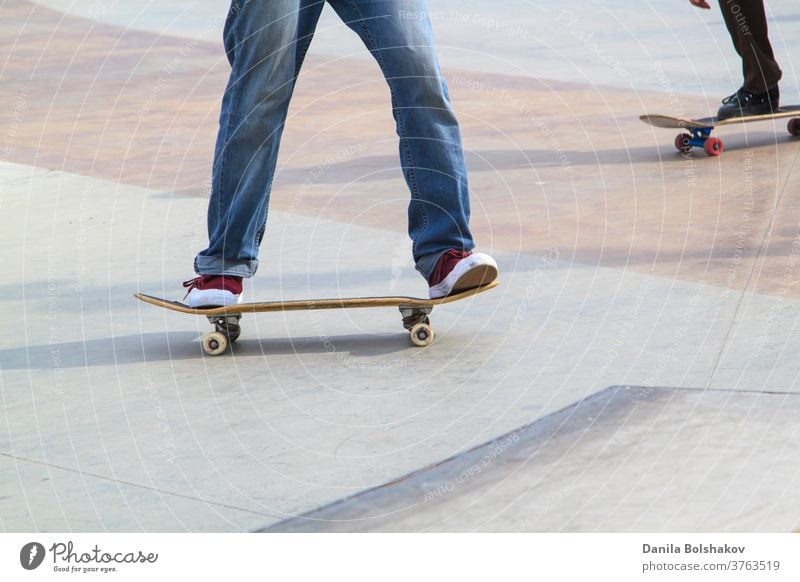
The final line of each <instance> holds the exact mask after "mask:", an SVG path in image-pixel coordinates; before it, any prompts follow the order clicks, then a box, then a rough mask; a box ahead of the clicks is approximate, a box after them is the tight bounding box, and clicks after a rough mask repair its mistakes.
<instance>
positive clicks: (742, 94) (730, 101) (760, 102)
mask: <svg viewBox="0 0 800 582" xmlns="http://www.w3.org/2000/svg"><path fill="white" fill-rule="evenodd" d="M779 98H780V91H778V86H777V85H775V86H774V87H772V88H771V89H769V90H767V91H766V92H765V93H752V92H751V91H748V90H746V89H745V88H744V87H742V88H741V89H739V90H738V91H737V92H736V93H734V94H733V95H731V96H730V97H725V99H723V100H722V103H723V105H722V107H720V108H719V111H717V119H727V118H728V117H747V116H748V115H763V114H766V113H772V112H774V111H777V110H778V100H779Z"/></svg>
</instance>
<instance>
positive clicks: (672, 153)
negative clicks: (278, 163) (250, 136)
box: [278, 130, 794, 185]
mask: <svg viewBox="0 0 800 582" xmlns="http://www.w3.org/2000/svg"><path fill="white" fill-rule="evenodd" d="M663 133H664V135H663V140H661V139H659V140H658V142H656V143H654V144H652V145H647V146H641V147H631V148H624V147H623V148H613V149H604V150H602V149H601V150H595V151H592V150H585V151H577V150H562V151H558V150H552V149H534V150H532V149H528V150H510V149H509V150H482V151H472V152H469V151H468V152H465V155H466V159H467V164H468V166H469V170H470V172H498V171H503V170H524V169H527V168H531V169H536V168H537V167H545V166H561V165H563V166H602V165H631V164H635V163H637V162H678V161H682V160H684V157H683V156H681V155H680V153H678V152H677V151H676V150H675V148H674V146H673V145H672V139H674V137H675V135H677V134H678V133H679V131H678V130H675V135H673V134H671V133H670V132H669V131H666V130H665V131H664V132H663ZM793 141H794V138H792V137H791V136H788V135H782V134H776V133H774V132H770V131H755V132H754V131H747V132H746V133H745V132H744V131H742V132H741V134H739V133H737V134H728V133H727V132H726V135H725V150H726V151H727V152H729V153H730V152H734V151H736V150H739V149H744V148H748V149H761V148H768V147H775V146H776V145H781V144H787V143H791V142H793ZM694 154H695V157H697V158H702V159H705V158H706V157H707V156H706V154H705V153H704V152H703V151H702V150H699V149H695V150H694ZM394 172H397V176H396V177H398V178H399V177H400V174H399V172H400V163H399V160H398V158H397V156H395V155H385V156H363V157H359V158H355V159H352V160H347V161H343V162H340V163H336V164H333V165H331V166H330V167H328V168H326V170H325V172H324V173H321V175H318V176H316V177H314V178H313V182H315V183H319V184H346V183H350V182H375V181H384V180H386V179H387V173H394ZM312 173H319V166H299V167H290V168H284V169H282V170H281V171H280V172H279V173H278V179H279V181H280V183H281V184H284V185H289V184H304V183H306V182H307V181H308V180H309V176H311V175H312Z"/></svg>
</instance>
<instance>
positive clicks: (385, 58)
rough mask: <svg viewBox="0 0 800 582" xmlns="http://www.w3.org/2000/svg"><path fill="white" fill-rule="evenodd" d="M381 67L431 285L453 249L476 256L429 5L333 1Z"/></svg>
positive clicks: (415, 0)
mask: <svg viewBox="0 0 800 582" xmlns="http://www.w3.org/2000/svg"><path fill="white" fill-rule="evenodd" d="M329 3H330V4H331V6H333V8H334V9H335V10H336V12H337V14H338V15H339V16H340V17H341V18H342V20H344V21H345V23H346V24H347V25H348V26H349V27H350V28H351V29H353V30H354V31H355V32H356V33H357V34H358V35H359V36H360V37H361V40H362V41H363V42H364V44H366V46H367V48H368V49H369V50H370V52H371V53H372V55H373V56H374V57H375V59H376V60H377V61H378V64H379V65H380V67H381V70H382V71H383V74H384V76H385V77H386V81H387V82H388V84H389V88H390V89H391V94H392V111H393V113H394V118H395V121H396V124H397V134H398V136H399V137H400V160H401V164H402V167H403V175H404V177H405V180H406V183H407V184H408V187H409V190H410V191H411V202H410V204H409V208H408V233H409V236H411V239H412V241H413V243H414V245H413V252H414V260H415V262H416V265H417V270H418V271H419V272H420V273H422V275H423V276H424V277H425V278H428V277H429V276H430V274H431V272H432V271H433V269H434V267H435V265H436V261H437V260H438V258H439V256H440V255H441V254H442V253H443V252H445V251H447V250H448V249H451V248H455V249H459V250H460V249H464V250H472V249H473V248H474V246H475V245H474V242H473V240H472V235H471V233H470V230H469V185H468V181H467V168H466V164H465V163H464V152H463V148H462V145H461V133H460V131H459V127H458V121H457V120H456V117H455V114H454V113H453V110H452V108H451V106H450V99H449V96H448V93H447V86H446V84H445V81H444V79H443V77H442V73H441V70H440V68H439V61H438V59H437V57H436V53H435V50H434V47H433V33H432V30H431V25H430V20H429V18H428V12H427V3H426V2H425V1H424V0H329Z"/></svg>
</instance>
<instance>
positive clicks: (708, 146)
mask: <svg viewBox="0 0 800 582" xmlns="http://www.w3.org/2000/svg"><path fill="white" fill-rule="evenodd" d="M713 130H714V128H713V127H692V128H689V131H691V132H692V133H681V134H678V135H677V136H676V137H675V148H676V149H677V150H678V151H679V152H683V153H684V154H688V153H689V152H691V151H692V148H702V149H703V151H705V152H706V153H707V154H708V155H709V156H718V155H720V154H721V153H722V151H723V150H724V149H725V145H724V144H723V143H722V140H721V139H719V138H718V137H711V132H712V131H713Z"/></svg>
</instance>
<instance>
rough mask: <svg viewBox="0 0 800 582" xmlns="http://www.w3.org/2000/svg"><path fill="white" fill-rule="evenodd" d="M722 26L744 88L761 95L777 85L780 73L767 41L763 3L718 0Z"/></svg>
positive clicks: (749, 0) (752, 0)
mask: <svg viewBox="0 0 800 582" xmlns="http://www.w3.org/2000/svg"><path fill="white" fill-rule="evenodd" d="M719 6H720V10H721V11H722V16H723V18H724V19H725V25H726V26H727V27H728V32H729V33H730V35H731V39H732V40H733V45H734V47H735V48H736V52H737V53H739V56H741V57H742V70H743V73H744V88H745V89H746V90H747V91H751V92H752V93H764V92H765V91H767V90H769V89H771V88H773V87H775V86H777V84H778V81H780V80H781V76H782V72H781V69H780V67H779V66H778V63H777V62H776V60H775V55H774V53H773V51H772V45H771V44H770V42H769V34H768V29H767V16H766V13H765V11H764V1H763V0H719Z"/></svg>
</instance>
